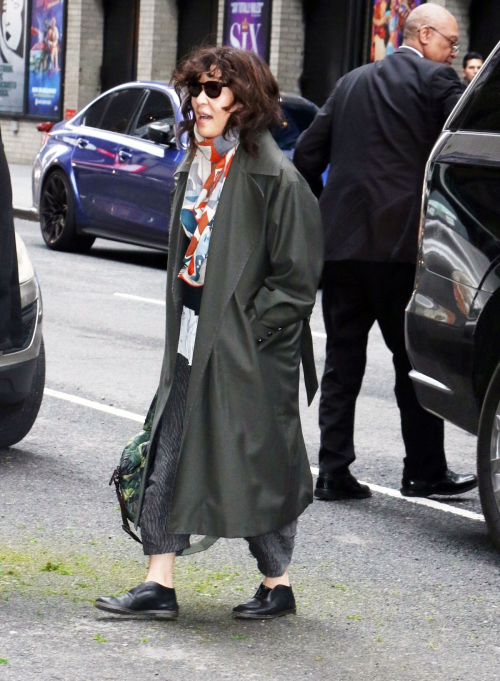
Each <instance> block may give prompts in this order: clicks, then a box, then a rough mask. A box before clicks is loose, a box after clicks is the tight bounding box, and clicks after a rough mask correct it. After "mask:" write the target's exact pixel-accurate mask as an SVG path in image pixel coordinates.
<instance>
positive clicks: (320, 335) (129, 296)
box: [113, 293, 326, 338]
mask: <svg viewBox="0 0 500 681" xmlns="http://www.w3.org/2000/svg"><path fill="white" fill-rule="evenodd" d="M113 295H114V296H117V297H118V298H126V299H128V300H137V301H138V302H139V303H153V305H163V306H165V301H164V300H158V299H157V298H143V297H142V296H133V295H132V294H130V293H113ZM311 333H312V335H313V336H316V338H326V333H320V332H319V331H311Z"/></svg>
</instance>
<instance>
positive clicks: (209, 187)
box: [179, 125, 239, 286]
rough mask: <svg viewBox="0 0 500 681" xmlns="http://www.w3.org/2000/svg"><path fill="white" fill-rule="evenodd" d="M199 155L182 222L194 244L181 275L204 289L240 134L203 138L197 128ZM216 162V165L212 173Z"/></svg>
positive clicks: (195, 129)
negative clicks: (215, 228)
mask: <svg viewBox="0 0 500 681" xmlns="http://www.w3.org/2000/svg"><path fill="white" fill-rule="evenodd" d="M194 133H195V137H196V152H195V155H194V158H193V162H192V163H191V167H190V169H189V176H188V181H187V186H186V194H185V196H184V202H183V204H182V210H181V223H182V226H183V228H184V231H185V233H186V235H187V236H188V237H189V238H190V240H191V241H190V243H189V246H188V249H187V251H186V255H185V256H184V264H183V267H182V269H181V271H180V273H179V278H180V279H183V280H184V281H185V282H187V283H188V284H189V285H190V286H203V284H204V283H205V271H206V267H207V258H208V249H209V246H210V237H211V235H212V227H213V223H214V216H215V212H216V210H217V206H218V204H219V199H220V196H221V193H222V189H223V187H224V182H225V180H226V177H227V174H228V172H229V168H230V167H231V163H232V160H233V158H234V155H235V153H236V149H237V148H238V142H239V137H238V134H237V133H231V132H230V133H228V135H227V137H226V138H224V137H223V136H222V135H219V137H215V138H214V139H205V138H204V137H202V136H201V135H200V134H199V132H198V128H197V126H196V125H195V127H194ZM212 163H216V164H217V165H216V166H215V168H214V170H212Z"/></svg>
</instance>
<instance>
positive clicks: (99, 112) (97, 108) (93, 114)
mask: <svg viewBox="0 0 500 681" xmlns="http://www.w3.org/2000/svg"><path fill="white" fill-rule="evenodd" d="M111 96H112V95H108V97H101V99H98V100H97V102H96V103H95V104H92V106H91V107H89V108H88V109H87V111H86V112H85V114H84V116H83V118H82V121H81V123H82V125H87V126H88V127H89V128H99V127H100V125H101V120H102V116H103V113H104V112H105V111H106V108H107V106H108V104H109V101H110V99H111Z"/></svg>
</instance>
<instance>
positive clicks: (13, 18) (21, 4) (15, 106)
mask: <svg viewBox="0 0 500 681" xmlns="http://www.w3.org/2000/svg"><path fill="white" fill-rule="evenodd" d="M27 1H28V0H1V26H0V111H2V112H4V111H5V112H9V113H10V112H12V113H22V112H23V110H24V84H25V73H26V14H27V7H26V3H27Z"/></svg>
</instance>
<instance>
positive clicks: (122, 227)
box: [33, 82, 317, 252]
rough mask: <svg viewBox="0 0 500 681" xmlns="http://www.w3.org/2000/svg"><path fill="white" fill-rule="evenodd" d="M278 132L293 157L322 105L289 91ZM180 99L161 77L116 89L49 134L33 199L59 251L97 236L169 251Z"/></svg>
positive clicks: (180, 147)
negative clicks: (298, 143)
mask: <svg viewBox="0 0 500 681" xmlns="http://www.w3.org/2000/svg"><path fill="white" fill-rule="evenodd" d="M281 104H282V109H283V114H284V119H283V123H282V125H281V127H280V128H279V129H277V130H275V131H274V136H275V139H276V140H277V142H278V144H279V145H280V147H281V149H283V151H284V152H285V153H286V154H287V155H289V156H291V155H292V154H293V150H294V148H295V142H296V140H297V138H298V136H299V135H300V133H301V132H302V131H303V130H305V129H306V128H307V127H309V125H310V124H311V122H312V121H313V119H314V116H315V115H316V112H317V107H316V106H315V105H314V104H312V102H309V101H308V100H306V99H303V98H302V97H298V96H297V95H288V94H283V95H282V98H281ZM181 119H182V116H181V113H180V102H179V98H178V97H177V95H176V93H175V91H174V90H173V88H171V87H169V86H168V85H166V84H165V83H160V82H133V83H127V84H125V85H121V86H119V87H117V88H114V89H113V90H110V91H108V92H106V93H104V94H103V95H101V96H100V97H98V98H97V99H96V100H95V101H93V102H91V103H90V104H89V105H88V106H86V107H85V108H84V109H83V110H82V111H81V112H79V113H78V114H77V115H76V116H74V117H73V118H71V119H70V120H68V121H62V122H61V123H57V124H56V125H55V126H53V128H52V129H51V130H50V132H49V133H48V134H47V136H46V138H45V141H44V144H43V146H42V149H41V150H40V152H39V154H38V156H37V158H36V160H35V164H34V168H33V204H34V206H35V207H36V208H37V209H38V212H39V215H40V226H41V230H42V236H43V238H44V241H45V243H46V244H47V246H48V247H49V248H51V249H53V250H72V251H80V252H84V251H87V250H88V249H89V248H91V246H92V244H93V243H94V241H95V238H96V237H104V238H106V239H113V240H117V241H124V242H128V243H133V244H139V245H142V246H150V247H153V248H158V249H161V250H167V244H168V229H169V223H170V202H171V194H172V192H173V191H174V188H175V180H174V172H175V169H176V167H177V166H178V165H179V163H180V162H181V160H182V158H183V156H184V153H185V148H186V147H185V142H186V140H185V139H184V140H182V139H181V141H180V143H179V142H178V141H177V139H176V134H175V133H176V126H177V125H178V123H179V122H180V121H181Z"/></svg>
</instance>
